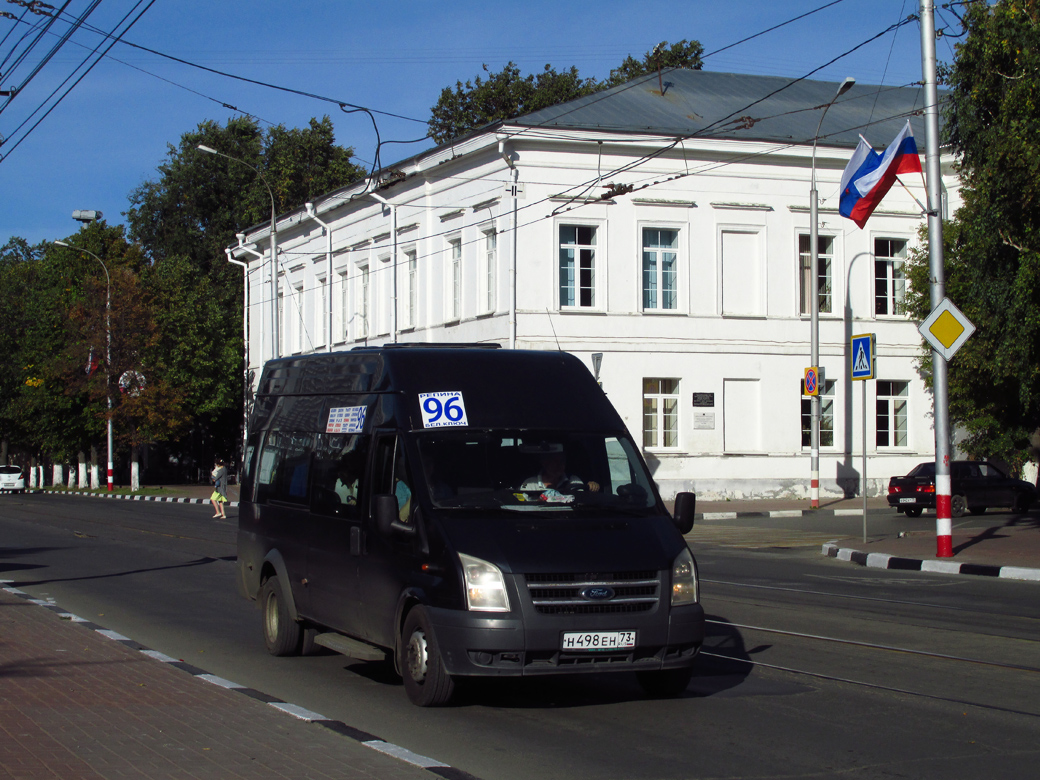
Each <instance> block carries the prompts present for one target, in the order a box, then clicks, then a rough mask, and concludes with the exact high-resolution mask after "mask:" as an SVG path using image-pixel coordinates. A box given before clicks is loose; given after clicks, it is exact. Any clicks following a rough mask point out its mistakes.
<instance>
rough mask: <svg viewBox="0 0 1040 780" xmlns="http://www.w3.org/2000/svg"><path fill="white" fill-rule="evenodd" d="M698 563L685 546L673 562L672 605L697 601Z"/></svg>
mask: <svg viewBox="0 0 1040 780" xmlns="http://www.w3.org/2000/svg"><path fill="white" fill-rule="evenodd" d="M697 586H698V582H697V564H695V563H694V562H693V555H691V554H690V549H689V548H688V547H687V548H683V551H682V552H681V553H679V555H678V557H676V559H675V563H673V564H672V606H673V607H677V606H680V605H681V604H696V603H697V597H698V596H697Z"/></svg>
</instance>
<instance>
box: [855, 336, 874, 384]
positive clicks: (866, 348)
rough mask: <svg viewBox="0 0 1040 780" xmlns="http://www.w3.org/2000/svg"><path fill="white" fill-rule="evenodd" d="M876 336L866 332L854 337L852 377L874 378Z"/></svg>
mask: <svg viewBox="0 0 1040 780" xmlns="http://www.w3.org/2000/svg"><path fill="white" fill-rule="evenodd" d="M875 346H876V336H875V335H874V334H873V333H865V334H863V335H862V336H853V337H852V349H851V355H852V378H853V379H873V378H874V358H875V354H874V353H875V349H874V348H875Z"/></svg>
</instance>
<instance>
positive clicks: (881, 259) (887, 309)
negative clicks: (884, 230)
mask: <svg viewBox="0 0 1040 780" xmlns="http://www.w3.org/2000/svg"><path fill="white" fill-rule="evenodd" d="M905 264H906V241H903V240H901V239H898V238H875V239H874V313H875V314H904V313H905V312H906V309H905V308H904V299H905V297H906V269H905Z"/></svg>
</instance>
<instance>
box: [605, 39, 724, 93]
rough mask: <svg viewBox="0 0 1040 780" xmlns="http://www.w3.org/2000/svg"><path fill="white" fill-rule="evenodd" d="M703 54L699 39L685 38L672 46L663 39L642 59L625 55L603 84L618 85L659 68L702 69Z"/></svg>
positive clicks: (608, 85) (607, 85)
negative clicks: (623, 59)
mask: <svg viewBox="0 0 1040 780" xmlns="http://www.w3.org/2000/svg"><path fill="white" fill-rule="evenodd" d="M702 54H704V47H703V46H701V44H700V43H699V42H698V41H687V40H685V39H683V40H681V41H679V42H678V43H673V44H672V45H671V46H669V45H668V41H661V43H660V44H659V45H658V46H657V47H656V48H655V49H654V50H653V51H648V52H647V53H646V54H644V55H643V59H642V60H637V59H635V58H634V57H633V56H632V55H631V54H630V55H628V56H627V57H625V61H624V62H622V63H621V64H620V65H619V66H618V67H616V68H614V70H612V71H610V76H609V77H608V78H607V80H606V81H605V82H603V84H604V86H606V87H616V86H617V85H618V84H624V83H625V82H626V81H631V80H632V79H634V78H636V77H637V76H645V75H646V74H647V73H653V72H654V71H656V70H657V69H658V68H687V69H689V70H700V69H701V68H702V67H703V63H702V62H701V55H702Z"/></svg>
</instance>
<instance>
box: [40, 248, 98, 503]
mask: <svg viewBox="0 0 1040 780" xmlns="http://www.w3.org/2000/svg"><path fill="white" fill-rule="evenodd" d="M54 243H55V244H57V245H58V246H63V247H66V248H68V249H75V250H76V251H77V252H83V253H84V254H87V255H90V256H91V257H93V258H94V259H95V260H97V261H98V262H99V263H101V267H102V268H103V269H104V270H105V341H106V344H105V396H106V398H107V399H108V415H107V416H108V492H109V493H111V492H112V388H111V380H112V278H111V277H110V276H109V275H108V266H106V265H105V263H104V261H102V259H101V258H100V257H98V256H97V255H95V254H94V253H93V252H91V251H90V250H89V249H84V248H83V247H80V246H73V245H72V244H67V243H65V242H64V241H55V242H54Z"/></svg>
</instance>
